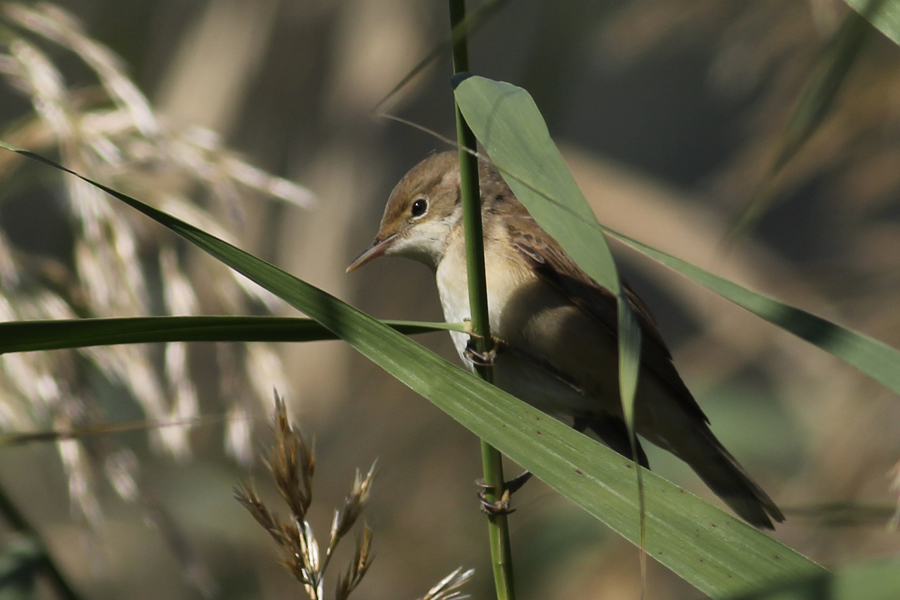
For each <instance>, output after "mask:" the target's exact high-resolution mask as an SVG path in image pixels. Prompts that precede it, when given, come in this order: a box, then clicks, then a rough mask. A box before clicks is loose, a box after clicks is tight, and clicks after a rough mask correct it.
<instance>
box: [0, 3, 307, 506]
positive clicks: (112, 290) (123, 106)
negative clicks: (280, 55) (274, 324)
mask: <svg viewBox="0 0 900 600" xmlns="http://www.w3.org/2000/svg"><path fill="white" fill-rule="evenodd" d="M72 58H74V59H76V61H78V62H79V63H81V64H80V65H74V64H73V61H72V60H71V59H72ZM64 65H65V66H64ZM83 67H87V69H86V70H85V69H84V68H83ZM85 73H86V75H85ZM76 78H77V79H78V82H77V83H75V80H76ZM86 78H88V79H87V81H85V79H86ZM0 84H5V85H6V86H8V87H9V88H12V89H13V90H14V91H16V92H17V93H18V94H20V95H22V96H24V97H25V98H26V99H27V100H29V102H30V109H27V110H23V111H22V112H21V114H18V115H17V116H16V120H15V121H14V122H13V123H11V124H7V125H0V127H2V128H3V131H2V133H0V135H2V137H3V139H5V140H8V141H10V142H12V143H14V144H17V145H20V146H22V147H27V148H29V149H31V150H33V151H36V152H44V153H47V154H53V153H54V152H56V153H57V155H58V157H59V160H60V161H61V162H62V163H63V164H64V165H65V166H67V167H69V168H71V169H73V170H76V171H78V172H81V173H84V174H85V175H87V176H89V177H91V178H93V179H95V180H98V181H101V182H103V183H105V184H108V185H111V186H113V187H117V188H120V189H123V190H125V191H127V192H129V193H132V194H135V195H139V196H140V197H142V198H144V199H147V200H149V201H150V202H151V203H154V204H156V205H157V206H160V207H162V208H164V209H165V210H168V211H169V212H171V213H173V214H176V215H179V216H182V217H187V218H188V220H190V221H192V222H194V223H196V224H198V225H199V226H201V227H203V228H204V229H207V230H209V231H213V232H214V233H216V234H217V235H219V236H221V237H224V238H226V239H230V240H232V241H235V242H238V241H239V240H238V239H237V237H238V236H237V232H239V231H240V230H241V228H242V225H243V208H242V204H241V202H242V201H243V200H244V199H245V198H246V197H247V196H248V195H251V196H254V195H255V196H266V197H270V198H276V199H280V200H283V201H286V202H289V203H291V204H293V205H296V206H298V207H304V208H305V207H309V206H311V205H312V203H313V196H312V194H311V193H310V192H309V191H307V190H306V189H304V188H302V187H300V186H298V185H296V184H294V183H292V182H290V181H287V180H285V179H283V178H280V177H275V176H273V175H270V174H268V173H266V172H264V171H262V170H260V169H258V168H256V167H254V166H252V165H250V164H248V163H246V162H245V161H244V160H242V159H241V158H240V157H239V156H238V155H236V154H235V153H233V152H230V151H228V150H227V149H226V148H225V147H224V146H223V144H222V142H221V140H220V139H219V137H218V135H217V134H216V133H214V132H211V131H207V130H204V129H202V128H198V127H173V126H170V125H169V124H168V123H166V121H165V120H164V119H162V118H161V117H160V116H159V115H157V114H156V113H155V111H154V110H153V107H152V106H151V104H150V102H149V100H148V99H147V98H146V96H144V94H143V93H142V92H141V91H140V89H138V87H137V86H136V85H135V83H134V82H133V81H132V80H131V79H130V77H129V75H128V73H127V70H126V67H125V65H124V63H123V61H122V60H121V59H120V58H119V57H118V56H116V55H115V53H113V52H112V51H111V50H110V49H109V48H107V47H105V46H103V45H102V44H100V43H99V42H97V41H96V40H94V39H92V38H91V37H90V35H89V34H88V33H87V32H86V30H85V28H84V27H83V25H82V24H81V23H80V22H78V20H77V19H76V18H74V17H73V16H72V15H71V14H69V13H68V12H66V11H65V10H63V9H61V8H59V7H57V6H54V5H52V4H50V3H45V2H42V3H15V2H4V3H2V4H0ZM19 168H22V169H25V168H27V167H25V165H24V164H23V163H22V161H21V157H19V156H18V155H16V154H13V153H3V154H2V155H0V173H2V174H3V175H4V176H5V178H6V180H7V181H8V180H9V178H10V176H11V174H13V172H14V171H15V170H16V169H19ZM59 181H60V185H59V186H58V190H59V191H60V192H61V193H62V198H60V199H59V200H60V201H59V202H57V204H56V206H57V207H58V210H60V211H62V213H63V216H64V218H66V219H68V220H69V222H70V223H71V229H72V237H73V239H72V244H71V248H68V249H65V248H64V249H61V250H60V249H50V250H47V251H43V254H35V253H34V252H33V251H32V250H30V249H26V248H20V247H18V246H17V245H16V243H15V241H11V239H10V238H11V237H12V238H15V236H10V235H8V232H6V231H4V230H2V228H0V283H2V289H3V294H2V297H0V319H2V320H20V319H61V318H76V317H94V316H100V317H110V316H136V315H150V314H159V313H163V314H178V315H191V314H197V313H199V312H201V310H202V308H203V307H201V300H200V296H199V295H198V293H197V287H196V286H197V285H198V284H197V281H198V280H199V281H202V283H203V285H204V289H208V290H211V291H212V295H211V296H210V295H206V296H204V298H205V299H206V301H207V302H210V301H211V302H213V303H214V304H215V309H216V310H217V311H219V312H221V311H222V310H223V309H225V310H227V311H230V312H246V311H247V309H248V307H252V306H256V307H257V310H259V309H261V308H265V309H269V310H271V309H272V308H273V307H275V306H276V302H277V299H275V298H274V297H273V296H272V295H271V294H268V293H267V292H265V291H264V290H262V289H261V288H258V287H256V286H255V285H253V284H252V283H250V282H249V281H248V280H247V279H245V278H244V277H243V276H241V275H239V274H237V273H235V272H234V271H232V270H230V269H227V268H225V267H223V266H222V265H220V264H219V263H216V262H214V261H211V260H210V259H208V258H206V257H205V256H200V255H199V254H198V255H197V256H196V258H195V257H194V255H191V256H190V257H187V256H186V255H185V252H186V251H185V250H184V249H183V248H180V247H179V246H178V245H177V243H176V240H175V238H174V236H168V235H167V234H160V233H158V232H156V230H149V231H148V229H147V228H146V223H145V222H143V221H142V220H141V219H140V218H139V217H136V216H135V215H134V214H132V212H131V211H130V209H128V208H126V207H122V206H120V205H119V204H115V203H110V202H109V201H108V199H107V198H105V197H103V195H102V194H100V193H99V192H98V191H97V190H95V189H94V188H92V187H91V186H88V185H86V184H85V183H84V182H81V181H79V180H77V179H75V178H71V177H65V178H64V179H62V180H59ZM27 185H33V184H29V183H22V184H20V185H19V186H15V185H5V193H4V198H2V199H0V200H2V201H8V199H9V198H10V197H13V198H14V197H15V196H17V195H19V196H20V195H22V194H25V193H29V192H30V190H29V188H28V187H25V186H27ZM248 192H252V194H248ZM48 255H50V256H53V257H54V258H47V256H48ZM192 263H198V264H197V265H193V264H192ZM188 264H192V266H194V267H195V268H197V269H202V271H201V272H202V277H196V276H192V275H194V274H193V273H189V272H188V271H187V268H186V265H188ZM156 281H158V282H159V283H158V284H156V283H154V284H153V285H151V284H150V282H156ZM156 285H158V286H159V290H158V291H157V290H155V289H154V287H155V286H156ZM215 351H216V352H226V353H235V354H237V356H239V360H241V361H242V362H241V363H239V364H234V365H232V366H233V367H234V368H232V369H231V370H230V371H229V372H228V374H227V376H228V377H232V378H234V379H235V383H236V384H239V385H240V386H242V387H249V388H251V389H252V391H253V392H254V395H255V396H256V397H257V399H258V401H260V402H264V401H265V400H266V399H267V398H268V393H269V392H268V390H260V389H259V388H258V387H255V386H254V384H253V382H252V381H251V378H250V377H248V376H247V375H246V374H247V373H251V372H256V371H257V370H258V369H259V368H261V367H264V372H265V374H266V376H267V380H268V381H276V382H278V385H279V387H280V388H281V389H287V388H288V385H287V382H286V378H285V376H284V373H283V369H282V366H281V362H280V359H279V358H278V356H277V355H276V354H275V353H274V352H273V351H272V349H271V348H269V347H267V346H265V345H262V344H259V345H254V346H251V347H249V348H248V349H247V350H244V351H236V350H235V349H233V348H231V347H229V346H228V345H224V344H222V345H217V346H216V347H215ZM156 352H157V348H156V347H153V346H127V347H117V348H114V349H110V348H103V347H97V348H89V349H83V350H78V351H59V352H54V353H28V354H16V355H5V356H2V357H0V393H2V394H3V396H4V402H3V405H2V407H0V427H2V428H6V429H13V428H14V429H25V430H27V429H34V428H35V426H39V425H44V424H46V422H47V421H48V420H52V419H54V418H56V416H57V415H59V414H63V413H66V412H69V413H71V412H73V410H70V408H67V405H68V404H70V403H72V402H74V401H75V400H73V399H74V398H76V397H78V398H79V400H77V402H79V403H85V404H86V405H87V409H86V410H83V411H81V412H82V413H83V414H85V415H91V416H94V415H98V416H100V415H102V410H101V409H100V407H99V406H98V404H97V402H96V400H95V398H94V397H93V395H92V394H91V393H88V392H87V391H86V390H79V389H77V388H78V386H79V383H78V382H80V381H86V380H89V379H90V378H91V377H95V373H96V372H97V371H99V373H100V374H102V375H103V376H104V377H105V378H106V379H107V380H108V381H109V382H112V383H114V384H115V385H117V386H121V387H122V388H124V389H125V390H127V391H128V392H129V395H130V396H131V398H133V399H134V401H135V402H136V403H137V404H138V405H139V406H140V408H141V410H142V411H143V413H144V416H145V417H146V418H147V419H148V420H149V421H151V422H164V421H174V420H179V421H183V422H188V423H189V422H191V421H192V420H193V418H194V417H196V416H197V414H198V398H197V391H196V385H195V382H194V381H193V379H192V374H191V369H190V354H189V352H188V349H187V347H186V346H185V345H184V344H168V345H166V346H165V347H164V348H163V349H162V353H161V354H160V355H159V356H161V357H162V360H158V356H157V354H156ZM84 359H87V360H84ZM235 374H237V375H235ZM230 387H231V389H234V386H230ZM225 409H227V410H228V412H229V414H245V413H247V412H248V410H247V407H246V406H244V405H239V404H233V405H231V406H226V407H225ZM78 410H79V411H80V410H81V409H80V408H79V409H78ZM227 427H228V431H227V432H226V440H227V442H226V445H227V450H228V451H229V452H230V453H232V454H233V455H234V456H236V457H237V458H238V459H239V460H240V461H241V462H242V463H245V464H246V463H247V462H248V461H249V454H250V453H249V452H248V449H249V448H250V447H251V443H250V435H251V433H252V432H251V427H250V426H249V424H248V422H247V420H246V419H230V420H229V421H228V424H227ZM189 433H190V426H189V425H185V426H180V427H166V428H159V429H155V428H154V429H152V430H151V432H150V436H151V439H152V441H153V442H154V445H155V446H156V447H157V448H159V449H163V450H165V451H167V452H168V453H170V454H171V455H173V456H175V457H178V458H186V457H188V456H189V454H190V444H189V437H188V436H189ZM72 444H74V445H78V444H82V442H81V441H72V442H70V443H69V445H70V446H71V445H72ZM59 452H60V455H61V458H62V460H63V461H64V462H65V463H66V464H67V465H69V467H67V472H68V473H69V474H70V475H71V476H73V477H74V476H75V473H76V472H77V470H75V469H73V468H71V467H72V465H74V464H75V463H74V462H72V458H73V457H74V456H76V454H77V453H74V452H73V451H72V450H71V449H65V448H64V447H63V446H62V445H60V447H59ZM87 459H88V460H90V459H91V456H90V453H88V454H87ZM69 487H70V489H71V490H76V489H77V490H79V497H80V498H81V500H76V498H75V496H73V502H75V503H76V504H81V506H80V508H79V507H78V506H76V507H75V509H76V511H77V512H80V513H83V514H88V513H90V512H92V511H93V508H90V507H89V506H88V504H92V503H93V504H96V503H95V502H94V501H92V500H89V497H91V496H93V492H92V488H93V486H92V485H91V484H90V481H89V480H86V479H83V478H82V479H81V480H79V481H75V480H72V481H70V486H69ZM114 487H115V488H116V489H120V488H119V486H117V485H114Z"/></svg>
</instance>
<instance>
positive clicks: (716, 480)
mask: <svg viewBox="0 0 900 600" xmlns="http://www.w3.org/2000/svg"><path fill="white" fill-rule="evenodd" d="M704 429H706V431H705V432H704V433H706V435H702V436H697V437H696V438H695V443H693V444H692V446H694V448H693V452H691V453H690V454H691V456H682V453H681V452H679V453H678V454H679V456H681V458H682V459H683V460H684V461H685V462H687V463H688V465H690V467H691V468H692V469H693V470H694V471H695V472H696V473H697V475H699V476H700V479H702V480H703V482H704V483H705V484H706V485H707V486H709V489H711V490H712V491H713V492H714V493H715V494H716V495H717V496H718V497H719V498H721V499H722V500H723V501H724V502H725V503H726V504H727V505H728V506H730V507H731V509H732V510H733V511H734V512H736V513H737V514H738V516H740V517H741V518H742V519H744V520H745V521H747V522H748V523H750V524H751V525H754V526H755V527H759V528H761V529H774V528H775V527H774V525H773V523H772V520H773V519H774V520H775V521H776V522H778V523H781V522H782V521H784V514H782V512H781V510H779V508H778V507H777V506H776V505H775V503H774V502H773V501H772V499H771V498H769V496H768V494H766V493H765V492H764V491H763V490H762V488H761V487H759V486H758V485H757V484H756V482H754V481H753V480H752V479H751V478H750V476H749V475H748V474H747V472H746V471H744V469H743V467H741V465H740V464H738V462H737V461H736V460H735V459H734V457H733V456H731V454H730V453H729V452H728V451H727V450H726V449H725V448H724V447H723V446H722V444H721V443H719V440H717V439H716V438H715V436H713V434H712V432H711V431H709V429H708V428H706V427H704ZM700 440H703V441H702V442H701V441H700ZM698 447H699V448H698ZM679 450H680V449H679ZM698 450H699V454H700V456H697V454H698Z"/></svg>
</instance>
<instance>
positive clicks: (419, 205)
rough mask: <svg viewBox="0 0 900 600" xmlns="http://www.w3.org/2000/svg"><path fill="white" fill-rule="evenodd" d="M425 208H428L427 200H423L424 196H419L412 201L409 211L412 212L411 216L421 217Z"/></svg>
mask: <svg viewBox="0 0 900 600" xmlns="http://www.w3.org/2000/svg"><path fill="white" fill-rule="evenodd" d="M426 210H428V201H427V200H425V198H419V199H417V200H416V201H415V202H413V203H412V208H411V209H410V213H412V216H414V217H421V216H422V215H424V214H425V211H426Z"/></svg>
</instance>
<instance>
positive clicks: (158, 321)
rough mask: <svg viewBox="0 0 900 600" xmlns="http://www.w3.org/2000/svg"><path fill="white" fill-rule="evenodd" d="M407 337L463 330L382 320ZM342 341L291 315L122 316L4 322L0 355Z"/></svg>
mask: <svg viewBox="0 0 900 600" xmlns="http://www.w3.org/2000/svg"><path fill="white" fill-rule="evenodd" d="M383 323H385V324H386V325H388V326H389V327H391V328H393V329H394V330H396V331H399V332H400V333H403V334H406V335H412V334H418V333H431V332H434V331H454V330H455V331H463V330H464V325H462V324H452V323H449V324H448V323H417V322H413V321H383ZM335 339H339V338H338V337H337V336H336V335H335V334H334V333H333V332H331V331H329V330H328V329H325V328H324V327H322V325H320V324H319V323H317V322H316V321H314V320H312V319H299V318H289V317H236V316H199V317H124V318H113V319H73V320H67V319H60V320H49V321H10V322H6V323H0V354H5V353H7V352H35V351H38V350H61V349H66V348H85V347H89V346H113V345H116V344H146V343H153V342H315V341H322V340H335Z"/></svg>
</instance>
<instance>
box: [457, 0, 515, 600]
mask: <svg viewBox="0 0 900 600" xmlns="http://www.w3.org/2000/svg"><path fill="white" fill-rule="evenodd" d="M465 21H466V4H465V0H450V27H451V32H455V31H456V30H457V28H458V27H463V28H464V27H466V25H465ZM468 70H469V50H468V35H467V32H466V31H463V32H462V34H461V35H460V36H459V37H458V39H457V41H456V42H455V43H454V44H453V72H454V73H457V74H458V73H465V72H467V71H468ZM456 135H457V140H458V142H459V162H460V165H459V167H460V169H459V170H460V188H461V191H462V203H463V223H464V226H465V231H466V264H467V266H468V281H469V306H470V307H471V310H472V321H471V326H472V332H473V333H474V334H475V335H476V336H477V338H476V339H477V349H478V351H479V352H481V353H488V352H490V351H491V348H492V345H493V344H492V342H491V331H490V324H489V320H488V304H487V284H486V282H485V270H484V236H483V230H482V224H481V194H480V192H479V188H478V160H477V159H476V158H475V157H474V156H473V155H472V154H470V153H469V152H467V150H475V149H476V140H475V134H474V133H472V130H471V128H470V127H469V125H468V124H467V123H466V120H465V119H464V118H463V115H462V112H460V109H459V106H458V105H456ZM476 370H477V372H478V374H479V375H480V376H481V377H482V378H483V379H484V380H486V381H488V382H490V383H492V382H493V376H492V373H491V369H490V368H489V367H487V368H486V367H480V366H478V367H476ZM481 462H482V468H483V470H484V482H485V484H486V485H487V486H489V487H488V488H487V490H486V493H485V496H486V498H487V500H488V501H489V502H497V501H498V500H500V499H501V498H502V497H503V491H504V490H503V486H504V481H503V461H502V456H501V455H500V452H498V451H497V450H496V449H495V448H494V447H492V446H491V445H490V444H488V443H487V442H485V441H484V440H482V442H481ZM488 532H489V536H490V544H491V563H492V567H493V572H494V584H495V586H496V589H497V598H498V600H515V597H516V594H515V588H514V587H513V573H512V551H511V548H510V543H509V526H508V524H507V519H506V515H504V514H499V515H489V516H488Z"/></svg>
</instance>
